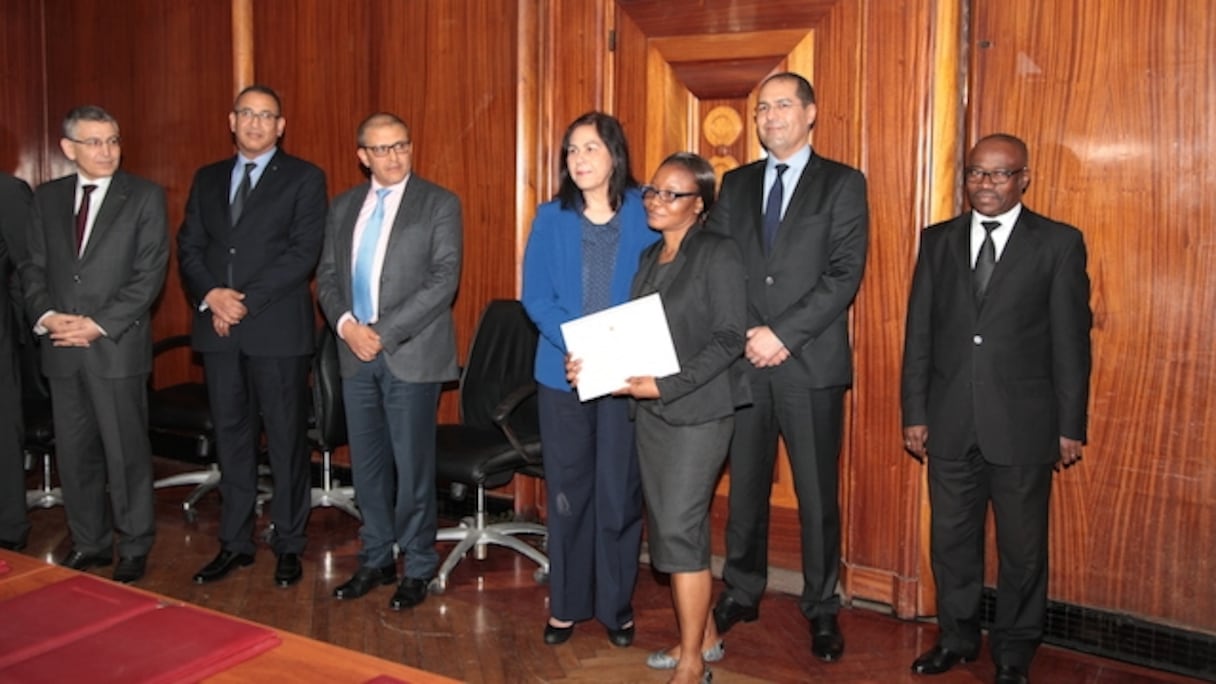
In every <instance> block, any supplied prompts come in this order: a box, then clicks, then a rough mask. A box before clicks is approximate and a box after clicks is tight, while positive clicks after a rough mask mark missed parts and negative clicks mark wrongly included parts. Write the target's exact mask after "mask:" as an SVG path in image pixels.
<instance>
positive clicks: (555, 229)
mask: <svg viewBox="0 0 1216 684" xmlns="http://www.w3.org/2000/svg"><path fill="white" fill-rule="evenodd" d="M619 215H620V217H621V239H620V244H619V245H618V247H617V253H616V267H615V269H614V270H613V272H612V304H613V305H616V304H623V303H625V302H626V301H628V300H629V286H630V284H631V283H632V281H633V274H634V273H635V272H636V271H637V267H638V257H639V256H640V255H641V253H642V250H644V249H646V248H647V247H649V246H650V245H651V244H653V243H654V241H655V240H657V239H658V238H659V234H658V233H656V232H654V231H653V230H651V229H650V227H649V226H648V225H647V222H646V209H645V208H644V207H643V206H642V196H641V193H639V192H638V191H637V190H636V189H631V190H628V191H627V192H626V193H625V201H624V202H623V203H622V204H621V208H620V211H619ZM582 221H583V217H582V215H581V214H580V213H579V212H577V211H572V210H564V209H562V208H561V203H560V202H558V201H557V200H554V201H552V202H546V203H545V204H542V205H540V207H539V208H537V210H536V218H535V219H533V221H532V232H531V234H530V235H529V236H528V246H527V249H526V250H525V251H524V283H523V305H524V309H526V310H527V312H528V316H529V317H531V318H532V321H533V322H534V323H536V327H537V328H538V329H539V330H540V341H539V342H538V343H537V349H536V373H535V374H536V381H537V382H539V383H541V384H542V385H545V386H546V387H551V388H553V389H558V390H564V391H567V392H569V391H570V389H571V388H570V383H568V382H566V342H565V340H563V339H562V331H561V324H562V323H565V322H566V321H571V320H574V319H575V318H578V317H580V316H582V315H584V314H585V313H586V312H584V311H583V243H582V237H583V230H582Z"/></svg>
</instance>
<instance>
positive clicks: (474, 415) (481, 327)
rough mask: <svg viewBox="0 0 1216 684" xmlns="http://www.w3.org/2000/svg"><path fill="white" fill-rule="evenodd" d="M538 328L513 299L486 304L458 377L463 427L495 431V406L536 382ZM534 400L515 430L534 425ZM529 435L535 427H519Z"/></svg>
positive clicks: (527, 403)
mask: <svg viewBox="0 0 1216 684" xmlns="http://www.w3.org/2000/svg"><path fill="white" fill-rule="evenodd" d="M536 340H537V332H536V326H535V325H533V324H532V320H531V319H529V318H528V315H527V313H525V312H524V307H523V305H522V304H520V303H519V302H518V301H517V300H514V299H496V300H494V301H492V302H490V303H489V304H487V305H486V308H485V310H484V311H483V312H482V313H481V320H479V321H478V322H477V331H476V332H475V333H474V335H473V344H472V345H470V347H469V356H468V358H467V359H466V360H465V364H464V371H463V373H462V374H461V378H460V417H461V421H462V422H463V423H464V424H465V425H469V426H472V427H478V428H493V427H494V421H493V420H492V419H491V414H492V412H493V410H494V407H495V405H497V404H498V402H500V401H502V399H503V398H504V397H506V396H507V395H508V394H509V393H511V392H512V391H514V390H516V389H518V388H519V387H522V386H524V385H527V384H528V383H531V382H533V377H532V369H533V365H534V364H535V362H536ZM536 422H537V421H536V400H535V398H534V397H533V398H531V399H529V400H527V401H525V402H524V404H523V405H521V406H520V407H519V409H517V410H516V412H515V414H514V416H513V420H512V425H513V426H515V425H517V424H519V425H522V426H534V425H536ZM521 429H522V430H523V432H524V433H525V435H526V436H528V437H531V436H534V435H531V434H526V433H529V432H533V431H534V429H535V428H531V429H529V428H527V427H523V428H521Z"/></svg>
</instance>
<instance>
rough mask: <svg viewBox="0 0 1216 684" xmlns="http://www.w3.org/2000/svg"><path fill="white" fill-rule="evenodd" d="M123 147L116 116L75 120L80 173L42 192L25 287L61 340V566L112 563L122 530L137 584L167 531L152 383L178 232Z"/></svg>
mask: <svg viewBox="0 0 1216 684" xmlns="http://www.w3.org/2000/svg"><path fill="white" fill-rule="evenodd" d="M121 142H122V139H121V138H120V137H119V134H118V122H117V121H116V120H115V119H114V117H113V116H111V115H110V114H109V113H108V112H106V111H105V110H104V109H102V108H100V107H95V106H91V105H90V106H83V107H77V108H76V109H73V110H72V111H70V112H68V114H67V117H65V119H64V121H63V139H62V140H61V141H60V146H61V147H62V149H63V153H64V155H65V156H66V157H67V158H68V159H70V160H71V161H73V162H75V163H76V168H77V171H78V172H77V173H75V174H72V175H70V176H66V177H64V178H60V179H57V180H53V181H50V182H47V183H44V184H42V185H41V186H39V187H38V190H37V191H36V192H35V193H34V203H33V209H32V212H31V217H30V222H29V230H28V232H27V233H26V239H27V240H28V250H29V254H28V260H26V261H25V262H24V263H23V265H22V268H21V279H22V284H23V286H24V290H25V301H26V308H27V310H28V312H29V315H30V319H31V320H32V321H35V325H34V332H35V333H37V334H39V335H47V336H48V337H49V340H44V341H43V342H42V345H41V346H42V371H43V374H45V375H46V377H47V379H48V380H49V381H50V386H51V402H52V407H53V409H52V410H53V419H54V423H55V445H56V455H57V457H58V461H59V475H60V479H61V481H62V485H63V501H64V508H65V509H66V511H67V517H68V528H69V530H70V531H71V535H72V550H71V552H70V553H68V555H67V556H66V557H65V558H64V559H63V560H62V561H61V563H62V564H63V565H65V566H67V567H69V568H73V569H76V570H84V569H87V568H90V567H98V566H105V565H109V564H110V563H111V562H113V553H114V551H113V549H112V546H113V545H114V534H113V532H114V530H117V532H118V541H117V547H118V555H119V562H118V565H117V567H116V568H115V569H114V579H115V580H117V581H120V582H134V581H136V580H138V579H139V578H141V577H143V575H144V571H145V568H146V565H147V558H148V551H149V550H150V549H151V548H152V540H153V537H154V536H155V532H156V518H155V515H154V511H153V497H152V450H151V446H150V445H149V443H148V395H147V391H148V390H147V380H148V373H150V372H151V370H152V328H151V325H150V324H151V311H152V304H153V302H155V300H156V297H157V295H159V294H160V291H161V287H162V286H163V285H164V281H165V269H166V268H167V267H168V264H169V233H168V231H167V230H166V221H167V219H166V215H165V193H164V190H163V189H162V188H161V187H160V186H158V185H156V184H154V183H152V182H150V181H147V180H144V179H142V178H138V177H136V176H133V175H131V174H128V173H125V172H123V171H121V170H119V168H118V165H119V160H120V158H121V156H122V153H121V147H120V145H121ZM48 342H49V343H48ZM107 492H108V501H107ZM111 509H112V511H111ZM111 512H112V515H111ZM111 520H112V522H111Z"/></svg>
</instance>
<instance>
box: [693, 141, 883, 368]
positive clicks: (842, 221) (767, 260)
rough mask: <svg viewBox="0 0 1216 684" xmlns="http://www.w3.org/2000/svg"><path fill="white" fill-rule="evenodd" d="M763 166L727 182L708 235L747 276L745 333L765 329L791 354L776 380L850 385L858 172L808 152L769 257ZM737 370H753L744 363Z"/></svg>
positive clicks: (860, 222) (863, 208)
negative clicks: (730, 246)
mask: <svg viewBox="0 0 1216 684" xmlns="http://www.w3.org/2000/svg"><path fill="white" fill-rule="evenodd" d="M764 164H765V162H764V161H763V160H761V161H757V162H753V163H751V164H748V165H747V166H742V167H740V168H738V169H735V170H734V171H731V172H730V173H727V174H726V176H724V177H723V178H722V192H721V193H720V194H719V198H718V203H717V204H715V205H714V208H713V211H711V212H710V218H709V227H710V228H711V229H712V230H714V231H716V232H720V233H723V234H725V235H730V236H732V237H734V238H735V242H736V243H738V245H739V250H740V251H741V252H742V253H743V263H744V266H745V267H746V269H747V304H748V321H747V325H748V327H749V328H750V327H755V326H762V325H767V326H769V327H770V328H772V330H773V332H774V333H776V335H777V337H778V338H780V340H781V341H782V342H783V343H784V344H785V346H786V348H787V349H789V350H790V355H791V356H790V358H789V359H788V360H787V361H786V362H785V363H783V364H781V365H780V366H777V368H775V369H774V371H773V372H775V373H781V374H783V375H785V376H786V378H787V379H788V380H789V381H791V382H795V383H797V384H799V385H802V386H804V387H814V388H824V387H834V386H841V385H850V384H852V382H853V354H852V348H851V346H850V344H849V328H848V311H849V305H850V304H851V303H852V302H853V297H854V296H855V295H856V294H857V289H858V287H859V286H860V285H861V275H862V271H863V269H864V267H865V261H866V249H867V242H868V234H869V223H870V218H869V208H868V205H867V203H866V181H865V177H864V176H862V175H861V172H859V171H858V170H856V169H854V168H851V167H848V166H845V165H844V164H840V163H838V162H834V161H832V160H830V159H824V158H823V157H820V156H819V155H817V154H814V153H813V152H812V154H811V159H810V161H809V162H807V166H806V169H804V170H803V172H802V177H801V178H800V179H799V181H798V185H797V186H796V187H795V189H794V194H793V196H792V197H791V198H790V202H789V206H788V207H786V210H785V215H784V216H783V217H782V219H781V227H780V229H779V232H778V234H777V243H776V245H775V247H774V248H773V250H772V253H771V254H768V255H766V254H765V253H764V245H763V242H764V240H763V235H762V231H763V228H762V225H763V221H762V213H763V207H762V202H763V200H762V198H763V196H764ZM739 363H740V364H746V368H747V369H749V370H750V369H751V364H749V363H747V360H746V359H740V361H739Z"/></svg>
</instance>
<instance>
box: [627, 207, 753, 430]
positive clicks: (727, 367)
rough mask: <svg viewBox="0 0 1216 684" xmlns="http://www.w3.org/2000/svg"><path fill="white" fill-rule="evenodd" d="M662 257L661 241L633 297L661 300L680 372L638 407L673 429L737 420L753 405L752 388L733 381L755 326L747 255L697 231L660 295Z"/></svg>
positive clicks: (647, 254)
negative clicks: (744, 284) (746, 280)
mask: <svg viewBox="0 0 1216 684" xmlns="http://www.w3.org/2000/svg"><path fill="white" fill-rule="evenodd" d="M662 251H663V241H662V240H660V241H659V242H656V243H655V244H653V245H651V246H650V247H648V248H647V249H646V251H644V252H642V256H641V258H640V259H639V265H638V272H637V275H635V276H634V278H633V288H632V290H631V292H630V296H632V297H633V298H635V299H636V298H638V297H641V296H645V295H647V294H650V293H652V292H658V293H659V296H660V297H661V298H662V300H663V311H664V313H665V314H666V316H667V327H668V328H669V329H670V330H671V341H672V343H673V344H674V345H675V348H676V357H677V358H678V359H679V360H680V372H679V373H676V374H674V375H668V376H665V377H662V378H658V379H657V381H656V384H658V386H659V394H660V398H659V399H647V400H643V401H639V402H638V404H639V405H640V406H641V407H642V409H644V410H647V411H650V412H651V413H654V414H655V415H657V416H659V417H661V418H663V420H665V421H666V422H668V423H671V424H672V425H695V424H698V423H705V422H708V421H711V420H716V419H718V418H724V417H726V416H729V415H733V414H734V412H735V407H736V406H741V405H743V404H746V403H748V402H749V401H750V400H751V394H750V392H749V386H748V385H747V383H746V381H744V380H743V378H741V377H732V373H731V366H732V364H733V363H734V361H735V359H737V358H739V355H740V354H741V353H743V345H744V342H745V337H744V335H745V333H746V322H747V300H746V297H745V295H744V292H743V289H742V288H740V287H739V283H740V282H741V281H742V280H743V259H742V258H741V257H740V256H739V249H738V248H737V247H736V246H735V244H734V243H733V242H732V241H731V240H730V239H729V238H727V237H726V236H723V235H718V234H716V233H711V232H708V231H706V230H705V229H704V228H694V229H693V230H691V231H690V232H689V233H688V234H687V235H686V236H685V237H684V241H683V242H682V243H681V244H680V251H679V252H678V253H677V254H676V258H675V259H674V260H672V261H671V263H669V264H668V265H667V266H666V270H665V272H664V274H663V277H662V278H661V279H660V280H658V284H657V287H656V286H655V280H656V267H657V265H658V261H659V254H660V253H661V252H662Z"/></svg>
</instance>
